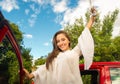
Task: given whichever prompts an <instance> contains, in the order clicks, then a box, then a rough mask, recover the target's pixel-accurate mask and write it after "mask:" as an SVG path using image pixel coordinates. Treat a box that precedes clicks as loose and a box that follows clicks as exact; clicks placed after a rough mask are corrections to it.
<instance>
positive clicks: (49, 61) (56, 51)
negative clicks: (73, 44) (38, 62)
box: [46, 30, 70, 70]
mask: <svg viewBox="0 0 120 84" xmlns="http://www.w3.org/2000/svg"><path fill="white" fill-rule="evenodd" d="M58 34H64V35H65V37H66V38H67V39H68V40H69V41H70V37H69V35H68V34H67V33H66V32H65V31H62V30H60V31H58V32H56V33H55V35H54V37H53V41H52V44H53V50H52V52H51V53H50V54H49V55H48V57H47V59H46V68H47V69H48V70H49V65H50V64H52V61H53V60H54V58H55V57H57V55H58V54H59V52H61V50H60V49H59V48H58V46H57V41H56V37H57V35H58ZM69 46H70V44H69Z"/></svg>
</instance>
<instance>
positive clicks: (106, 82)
mask: <svg viewBox="0 0 120 84" xmlns="http://www.w3.org/2000/svg"><path fill="white" fill-rule="evenodd" d="M79 67H80V70H81V75H82V79H83V84H120V62H93V64H92V66H91V67H90V69H89V70H84V65H83V64H81V65H80V66H79Z"/></svg>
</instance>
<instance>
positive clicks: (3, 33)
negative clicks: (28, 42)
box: [0, 12, 24, 84]
mask: <svg viewBox="0 0 120 84" xmlns="http://www.w3.org/2000/svg"><path fill="white" fill-rule="evenodd" d="M4 39H7V40H8V41H9V43H10V44H11V46H12V48H13V49H14V51H15V54H16V56H17V58H18V62H19V67H20V68H19V69H20V70H19V71H20V84H23V81H22V80H23V78H22V75H23V74H24V73H23V70H22V68H23V64H22V58H21V51H20V49H19V45H18V43H17V41H16V39H15V37H14V35H13V33H12V31H11V28H10V25H9V23H8V21H7V20H6V19H5V18H4V16H3V15H2V13H1V12H0V54H2V53H4V52H3V51H2V50H3V49H4V46H3V45H2V42H3V41H4ZM0 74H2V72H1V71H0ZM3 80H4V81H3ZM1 82H2V84H6V83H4V82H5V79H3V78H1V77H0V84H1ZM6 82H7V81H6Z"/></svg>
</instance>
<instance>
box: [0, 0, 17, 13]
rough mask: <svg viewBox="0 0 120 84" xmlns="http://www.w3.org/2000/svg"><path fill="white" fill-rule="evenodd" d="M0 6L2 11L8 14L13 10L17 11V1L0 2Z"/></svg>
mask: <svg viewBox="0 0 120 84" xmlns="http://www.w3.org/2000/svg"><path fill="white" fill-rule="evenodd" d="M0 6H1V8H2V9H3V10H5V11H7V12H10V11H12V10H13V9H19V6H18V5H17V0H3V1H0Z"/></svg>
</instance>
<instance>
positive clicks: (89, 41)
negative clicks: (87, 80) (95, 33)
mask: <svg viewBox="0 0 120 84" xmlns="http://www.w3.org/2000/svg"><path fill="white" fill-rule="evenodd" d="M78 43H79V46H80V50H81V52H82V54H83V57H84V64H85V70H86V69H89V68H90V66H91V64H92V61H93V56H94V41H93V38H92V35H91V33H90V31H89V29H88V28H87V27H86V28H85V29H84V31H83V32H82V34H81V35H80V37H79V38H78Z"/></svg>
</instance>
